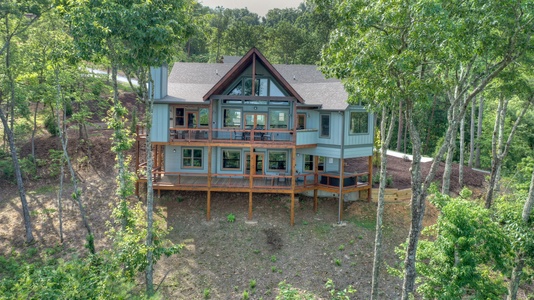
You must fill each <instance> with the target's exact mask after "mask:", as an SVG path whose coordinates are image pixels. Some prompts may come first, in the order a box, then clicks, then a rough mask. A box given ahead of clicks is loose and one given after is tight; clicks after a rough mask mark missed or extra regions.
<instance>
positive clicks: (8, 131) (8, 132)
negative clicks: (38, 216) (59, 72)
mask: <svg viewBox="0 0 534 300" xmlns="http://www.w3.org/2000/svg"><path fill="white" fill-rule="evenodd" d="M5 18H6V19H5V20H6V22H5V26H6V33H7V34H6V40H5V48H4V49H5V66H6V75H7V78H8V84H9V93H10V97H9V106H8V109H9V112H10V115H9V116H8V117H6V114H5V113H4V111H3V110H2V107H1V106H0V118H1V119H2V124H3V126H4V132H5V136H7V141H8V143H9V150H10V152H11V159H12V160H13V169H14V171H15V178H16V180H17V187H18V190H19V196H20V202H21V205H22V216H23V218H24V227H25V229H26V243H28V244H29V243H32V242H33V241H34V237H33V230H32V223H31V218H30V209H29V207H28V202H27V201H26V190H25V188H24V181H23V180H22V171H21V169H20V164H19V159H18V155H17V148H16V146H15V137H14V135H13V127H14V122H15V117H14V114H15V81H14V80H13V74H12V72H11V36H9V35H10V27H9V26H10V24H9V14H7V15H6V17H5ZM0 97H1V93H0ZM0 103H1V101H0ZM8 118H9V121H8ZM9 122H11V126H9ZM5 136H4V137H5Z"/></svg>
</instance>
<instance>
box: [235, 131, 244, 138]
mask: <svg viewBox="0 0 534 300" xmlns="http://www.w3.org/2000/svg"><path fill="white" fill-rule="evenodd" d="M244 139H245V136H244V135H243V132H237V131H236V130H234V140H244Z"/></svg>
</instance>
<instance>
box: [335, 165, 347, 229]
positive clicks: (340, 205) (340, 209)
mask: <svg viewBox="0 0 534 300" xmlns="http://www.w3.org/2000/svg"><path fill="white" fill-rule="evenodd" d="M339 170H340V171H339V195H338V197H339V198H338V213H339V216H338V220H337V221H338V223H341V222H342V221H343V202H344V199H343V192H344V185H345V160H344V159H343V158H341V159H339Z"/></svg>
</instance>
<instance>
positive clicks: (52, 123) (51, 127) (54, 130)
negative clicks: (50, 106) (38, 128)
mask: <svg viewBox="0 0 534 300" xmlns="http://www.w3.org/2000/svg"><path fill="white" fill-rule="evenodd" d="M44 127H45V128H46V131H48V132H49V133H50V134H51V135H52V136H58V135H59V127H58V126H57V122H56V118H55V117H54V115H48V116H47V117H46V119H45V121H44Z"/></svg>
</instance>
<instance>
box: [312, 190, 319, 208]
mask: <svg viewBox="0 0 534 300" xmlns="http://www.w3.org/2000/svg"><path fill="white" fill-rule="evenodd" d="M317 194H318V192H317V189H314V190H313V212H314V213H317V210H318V209H319V201H318V199H317Z"/></svg>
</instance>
